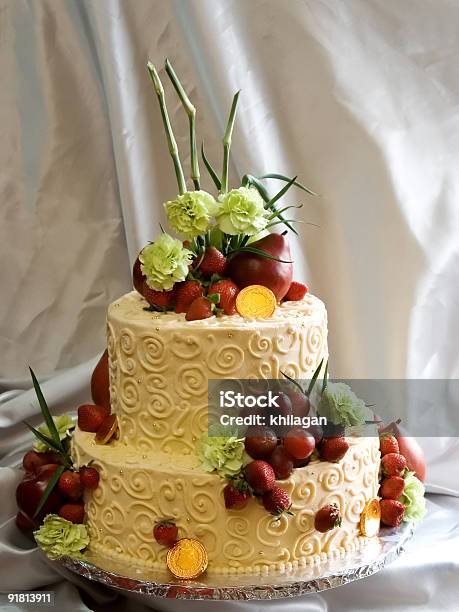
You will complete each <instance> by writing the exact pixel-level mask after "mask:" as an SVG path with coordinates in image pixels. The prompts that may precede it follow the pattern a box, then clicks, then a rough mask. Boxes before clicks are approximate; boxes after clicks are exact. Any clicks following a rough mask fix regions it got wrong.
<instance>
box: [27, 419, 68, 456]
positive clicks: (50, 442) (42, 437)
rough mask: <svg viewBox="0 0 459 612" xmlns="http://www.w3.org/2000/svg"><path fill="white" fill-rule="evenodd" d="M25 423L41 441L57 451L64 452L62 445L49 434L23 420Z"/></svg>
mask: <svg viewBox="0 0 459 612" xmlns="http://www.w3.org/2000/svg"><path fill="white" fill-rule="evenodd" d="M23 423H24V425H26V426H27V427H28V428H29V429H30V431H31V432H32V433H33V435H34V436H35V437H36V438H38V439H39V440H40V442H43V444H46V445H47V446H49V447H50V448H52V449H53V450H55V451H56V452H57V453H62V452H63V449H62V447H61V446H56V444H55V443H54V441H53V440H52V439H51V438H49V437H48V436H45V434H42V433H41V431H38V429H35V427H32V425H30V424H29V423H27V421H23Z"/></svg>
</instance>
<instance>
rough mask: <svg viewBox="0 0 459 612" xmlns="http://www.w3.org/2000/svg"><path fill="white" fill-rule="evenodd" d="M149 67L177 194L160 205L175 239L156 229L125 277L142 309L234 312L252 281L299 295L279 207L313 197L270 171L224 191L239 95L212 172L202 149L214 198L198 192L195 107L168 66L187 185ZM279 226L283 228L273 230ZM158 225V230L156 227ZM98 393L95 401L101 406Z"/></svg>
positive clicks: (282, 296) (193, 314) (192, 316)
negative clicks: (183, 121) (185, 141)
mask: <svg viewBox="0 0 459 612" xmlns="http://www.w3.org/2000/svg"><path fill="white" fill-rule="evenodd" d="M148 70H149V73H150V76H151V79H152V81H153V85H154V89H155V92H156V95H157V97H158V101H159V105H160V109H161V116H162V119H163V124H164V128H165V133H166V138H167V143H168V146H169V152H170V155H171V157H172V160H173V164H174V169H175V175H176V178H177V185H178V190H179V194H178V195H177V197H176V198H175V199H174V200H170V201H168V202H166V203H165V204H164V209H165V212H166V216H167V219H168V222H169V225H170V226H171V228H172V229H173V231H174V232H175V234H177V235H178V236H179V239H176V238H173V237H172V236H170V235H169V234H166V233H165V232H164V230H163V233H162V234H161V235H160V236H159V238H157V239H156V240H155V241H154V242H151V243H149V244H148V245H146V246H145V247H144V248H143V249H142V250H141V251H140V253H139V255H138V257H137V259H136V261H135V262H134V266H133V270H132V277H133V285H134V288H135V289H136V291H138V293H140V294H141V295H142V296H143V298H144V299H145V300H146V302H148V307H147V309H148V310H157V311H174V312H176V313H184V314H185V319H186V320H187V321H196V320H201V319H207V318H209V317H212V316H215V315H216V316H221V315H228V316H231V315H235V314H236V313H237V309H236V297H237V294H238V292H239V291H240V290H241V289H243V288H245V287H247V286H252V285H262V286H264V287H266V288H268V289H269V290H270V291H272V294H273V296H274V299H275V300H276V301H277V303H280V302H281V301H282V300H289V301H293V300H302V299H303V298H304V296H305V294H306V293H307V291H308V287H307V286H306V285H304V284H302V283H299V282H297V281H293V264H292V260H291V254H290V247H289V243H288V240H287V237H286V234H287V231H288V230H291V231H293V232H295V233H296V230H295V228H294V226H293V225H292V224H293V223H294V222H295V220H294V219H288V218H286V217H285V213H286V212H287V211H288V210H290V209H292V208H300V207H301V205H299V206H284V207H282V208H279V202H280V200H281V199H282V197H283V196H284V195H285V194H286V193H287V191H288V190H289V189H290V188H291V187H293V186H296V187H297V188H299V189H301V190H303V191H304V192H307V193H308V194H311V195H315V194H314V192H312V191H311V190H310V189H307V188H306V187H305V186H304V185H302V184H301V183H299V182H298V181H297V180H296V177H295V178H289V177H287V176H284V175H282V174H277V173H270V174H265V175H263V176H259V177H255V176H253V175H250V174H246V175H245V176H243V178H242V180H241V184H240V186H239V187H236V188H234V189H230V188H229V179H228V168H229V155H230V149H231V139H232V134H233V128H234V123H235V118H236V109H237V105H238V100H239V92H237V93H236V94H235V95H234V98H233V102H232V105H231V109H230V113H229V117H228V122H227V126H226V130H225V134H224V137H223V167H222V172H221V176H218V174H217V172H216V171H215V170H214V168H213V166H212V164H211V163H210V161H209V160H208V158H207V157H206V155H205V152H204V146H203V147H202V149H201V156H202V161H203V163H204V166H205V168H206V170H207V172H208V174H209V177H210V179H211V180H212V182H213V184H214V186H215V188H216V190H217V192H218V195H217V196H216V197H214V196H213V195H211V194H210V193H208V192H206V191H203V190H202V189H201V177H200V170H199V159H198V153H197V147H196V129H195V116H196V109H195V107H194V106H193V105H192V103H191V101H190V100H189V98H188V96H187V94H186V92H185V90H184V88H183V86H182V84H181V82H180V80H179V79H178V77H177V75H176V73H175V71H174V69H173V67H172V65H171V64H170V62H169V61H166V64H165V72H166V74H167V76H168V77H169V79H170V80H171V82H172V85H173V87H174V89H175V91H176V93H177V94H178V96H179V99H180V101H181V103H182V105H183V107H184V109H185V111H186V113H187V115H188V118H189V123H190V156H191V182H192V183H193V189H192V190H189V189H188V187H187V184H186V179H185V175H184V172H183V168H182V164H181V161H180V156H179V152H178V148H177V143H176V140H175V137H174V133H173V130H172V126H171V123H170V120H169V116H168V111H167V106H166V100H165V94H164V89H163V85H162V83H161V80H160V77H159V74H158V72H157V70H156V68H155V67H154V66H153V64H151V63H149V64H148ZM271 179H275V180H278V181H281V182H283V183H284V186H283V187H282V189H280V191H278V192H277V193H276V194H275V195H274V196H272V197H271V196H270V195H269V193H268V190H267V188H266V186H265V184H264V181H266V180H271ZM279 225H285V227H286V228H287V229H286V231H285V232H284V233H275V229H276V228H277V226H279ZM161 229H162V228H161ZM103 399H104V398H103V397H101V402H100V404H101V405H104V403H103Z"/></svg>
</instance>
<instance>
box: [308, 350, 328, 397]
mask: <svg viewBox="0 0 459 612" xmlns="http://www.w3.org/2000/svg"><path fill="white" fill-rule="evenodd" d="M323 362H324V358H323V357H322V359H321V360H320V363H319V365H318V366H317V368H316V371H315V372H314V374H313V375H312V378H311V381H310V383H309V386H308V389H307V391H306V395H307V396H308V397H309V396H310V395H311V393H312V390H313V389H314V385H315V384H316V380H317V379H318V378H319V374H320V370H321V369H322V364H323Z"/></svg>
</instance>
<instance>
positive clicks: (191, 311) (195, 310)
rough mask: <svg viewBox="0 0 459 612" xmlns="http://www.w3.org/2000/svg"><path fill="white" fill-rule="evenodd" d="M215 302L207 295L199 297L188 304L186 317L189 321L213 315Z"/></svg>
mask: <svg viewBox="0 0 459 612" xmlns="http://www.w3.org/2000/svg"><path fill="white" fill-rule="evenodd" d="M214 310H215V306H214V304H213V303H212V302H211V301H210V300H209V299H208V298H206V297H198V298H196V299H195V300H194V301H193V302H191V304H190V305H189V306H188V310H187V311H186V315H185V319H186V320H187V321H200V320H201V319H208V318H209V317H212V316H213V314H214V313H213V311H214Z"/></svg>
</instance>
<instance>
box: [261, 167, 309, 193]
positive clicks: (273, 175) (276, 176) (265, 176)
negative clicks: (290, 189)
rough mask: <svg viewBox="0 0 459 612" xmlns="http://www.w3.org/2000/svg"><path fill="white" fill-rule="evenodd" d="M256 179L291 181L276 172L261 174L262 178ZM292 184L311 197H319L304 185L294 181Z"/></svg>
mask: <svg viewBox="0 0 459 612" xmlns="http://www.w3.org/2000/svg"><path fill="white" fill-rule="evenodd" d="M258 178H259V179H277V180H278V181H287V182H288V181H291V180H292V179H291V178H289V177H288V176H284V175H283V174H278V173H277V172H271V173H270V174H263V175H262V176H259V177H258ZM293 184H294V185H295V187H299V188H300V189H302V190H303V191H306V193H309V195H313V196H318V195H319V194H318V193H315V192H314V191H311V189H308V188H307V187H305V186H304V185H302V184H301V183H299V182H298V181H296V180H295V181H294V183H293Z"/></svg>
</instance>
